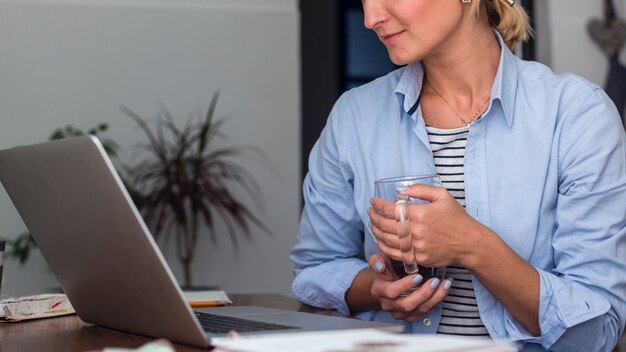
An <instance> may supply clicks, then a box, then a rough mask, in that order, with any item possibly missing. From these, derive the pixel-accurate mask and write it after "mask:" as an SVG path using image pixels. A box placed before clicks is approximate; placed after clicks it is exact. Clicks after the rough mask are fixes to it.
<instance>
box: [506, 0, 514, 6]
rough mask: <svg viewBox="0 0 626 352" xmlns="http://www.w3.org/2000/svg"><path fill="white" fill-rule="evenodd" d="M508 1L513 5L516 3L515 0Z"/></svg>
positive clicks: (507, 0)
mask: <svg viewBox="0 0 626 352" xmlns="http://www.w3.org/2000/svg"><path fill="white" fill-rule="evenodd" d="M506 2H508V3H509V5H511V6H513V5H515V0H506Z"/></svg>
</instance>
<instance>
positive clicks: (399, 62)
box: [389, 55, 415, 66]
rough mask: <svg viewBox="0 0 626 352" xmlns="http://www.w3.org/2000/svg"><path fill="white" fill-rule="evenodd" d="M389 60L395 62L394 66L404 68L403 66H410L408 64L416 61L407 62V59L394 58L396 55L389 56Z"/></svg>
mask: <svg viewBox="0 0 626 352" xmlns="http://www.w3.org/2000/svg"><path fill="white" fill-rule="evenodd" d="M389 59H390V60H391V62H393V63H394V64H396V65H398V66H403V65H406V64H408V63H410V62H412V61H415V60H407V59H405V58H402V57H397V56H394V55H389Z"/></svg>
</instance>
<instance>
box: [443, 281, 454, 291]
mask: <svg viewBox="0 0 626 352" xmlns="http://www.w3.org/2000/svg"><path fill="white" fill-rule="evenodd" d="M452 281H454V279H447V280H446V283H445V284H443V289H444V290H446V291H448V290H449V289H450V287H452Z"/></svg>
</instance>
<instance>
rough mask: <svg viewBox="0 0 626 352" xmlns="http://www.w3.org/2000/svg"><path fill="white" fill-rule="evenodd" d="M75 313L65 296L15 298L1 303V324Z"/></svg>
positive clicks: (49, 295) (46, 295)
mask: <svg viewBox="0 0 626 352" xmlns="http://www.w3.org/2000/svg"><path fill="white" fill-rule="evenodd" d="M73 313H75V311H74V308H73V307H72V305H71V304H70V301H69V300H68V299H67V297H66V296H65V295H64V294H44V295H34V296H24V297H14V298H6V299H3V300H2V301H0V322H17V321H21V320H28V319H39V318H49V317H55V316H59V315H66V314H73Z"/></svg>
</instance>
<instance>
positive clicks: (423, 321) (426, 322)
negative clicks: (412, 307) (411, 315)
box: [422, 318, 433, 326]
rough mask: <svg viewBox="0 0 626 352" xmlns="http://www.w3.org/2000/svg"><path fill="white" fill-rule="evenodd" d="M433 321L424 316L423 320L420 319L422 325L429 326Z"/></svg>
mask: <svg viewBox="0 0 626 352" xmlns="http://www.w3.org/2000/svg"><path fill="white" fill-rule="evenodd" d="M432 323H433V321H432V320H430V318H425V319H424V320H422V324H424V326H430V324H432Z"/></svg>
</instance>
